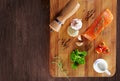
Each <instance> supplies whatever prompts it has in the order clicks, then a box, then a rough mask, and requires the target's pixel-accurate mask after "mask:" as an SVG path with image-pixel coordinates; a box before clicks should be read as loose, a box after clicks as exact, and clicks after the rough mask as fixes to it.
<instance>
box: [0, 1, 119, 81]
mask: <svg viewBox="0 0 120 81" xmlns="http://www.w3.org/2000/svg"><path fill="white" fill-rule="evenodd" d="M49 4H50V1H49V0H0V81H67V79H65V78H52V77H51V76H50V75H49V67H48V58H49V38H50V36H49V26H48V24H49V13H50V10H49V9H50V8H49V6H50V5H49ZM118 7H120V0H118ZM117 11H118V12H117V14H118V17H117V18H118V19H117V21H118V24H117V71H116V74H115V76H114V77H112V78H71V80H72V81H119V79H120V64H119V63H120V54H119V53H120V50H119V49H120V41H119V40H120V37H119V35H120V23H119V21H120V16H119V14H120V10H117Z"/></svg>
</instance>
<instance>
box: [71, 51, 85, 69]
mask: <svg viewBox="0 0 120 81" xmlns="http://www.w3.org/2000/svg"><path fill="white" fill-rule="evenodd" d="M86 55H87V52H86V51H82V52H80V51H79V50H78V49H76V50H74V51H72V53H71V55H70V59H71V61H72V62H73V64H72V68H73V69H76V68H77V67H78V65H79V64H85V56H86Z"/></svg>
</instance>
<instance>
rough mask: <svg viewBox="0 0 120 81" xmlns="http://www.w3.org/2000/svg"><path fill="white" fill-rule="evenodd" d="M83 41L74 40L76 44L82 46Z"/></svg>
mask: <svg viewBox="0 0 120 81" xmlns="http://www.w3.org/2000/svg"><path fill="white" fill-rule="evenodd" d="M83 44H84V43H83V42H76V45H77V46H82V45H83Z"/></svg>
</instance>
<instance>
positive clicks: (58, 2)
mask: <svg viewBox="0 0 120 81" xmlns="http://www.w3.org/2000/svg"><path fill="white" fill-rule="evenodd" d="M68 1H70V0H51V1H50V20H53V19H54V17H55V16H56V15H57V14H59V12H60V11H61V9H63V7H65V5H66V4H67V3H68ZM63 2H64V3H63ZM78 2H79V3H80V5H81V6H80V8H79V10H78V11H77V12H76V14H74V15H73V16H72V17H71V18H69V19H68V20H67V21H66V23H65V24H64V25H63V26H62V28H61V30H60V31H59V33H56V32H50V61H49V64H50V67H49V68H50V74H51V75H52V76H53V77H66V75H65V74H64V73H62V72H61V70H59V67H58V66H56V64H52V61H53V60H54V57H55V56H59V57H60V58H61V59H62V61H63V67H64V69H65V70H66V71H67V75H68V76H69V77H107V75H106V74H105V73H103V74H98V73H96V72H95V71H94V69H93V63H94V61H95V60H96V59H99V58H103V59H105V60H106V61H107V62H108V66H109V67H108V69H109V70H110V72H111V74H112V75H111V76H113V75H114V74H115V71H116V3H117V0H78ZM107 8H108V9H110V11H111V12H112V14H113V16H114V20H113V22H112V23H111V24H110V25H109V27H107V28H106V29H105V30H104V31H103V32H102V33H101V34H100V35H99V36H98V37H97V38H96V39H95V40H94V41H92V42H89V41H86V44H85V45H83V46H82V47H77V46H76V45H75V42H77V39H76V37H75V38H73V37H70V36H69V35H68V34H67V28H68V26H69V25H70V22H71V21H72V19H74V18H79V19H82V21H83V27H82V29H81V30H80V34H82V33H83V32H84V31H85V30H86V29H87V28H88V27H89V26H90V24H91V23H93V21H94V20H95V18H96V17H98V15H100V13H101V12H103V11H104V10H105V9H107ZM88 12H90V13H91V12H94V13H93V14H92V16H91V17H90V18H86V17H87V16H86V15H87V14H88ZM69 40H70V41H69ZM64 41H65V42H66V41H69V42H67V43H64V44H66V45H64V44H63V42H64ZM101 41H104V42H105V43H106V44H107V46H108V47H109V48H110V55H98V54H96V52H95V48H96V46H97V45H98V43H99V42H101ZM75 49H79V50H83V51H84V50H86V51H88V55H87V57H86V64H85V65H80V66H79V68H78V69H76V70H75V69H72V68H71V65H72V62H71V60H70V53H71V52H72V50H75Z"/></svg>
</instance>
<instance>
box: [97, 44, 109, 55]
mask: <svg viewBox="0 0 120 81" xmlns="http://www.w3.org/2000/svg"><path fill="white" fill-rule="evenodd" d="M96 52H97V54H109V48H108V47H107V46H106V44H105V43H104V42H101V43H100V44H99V45H98V47H97V48H96Z"/></svg>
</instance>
